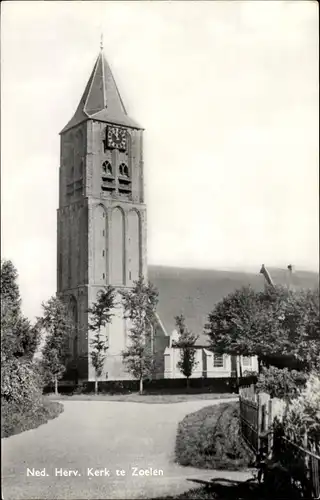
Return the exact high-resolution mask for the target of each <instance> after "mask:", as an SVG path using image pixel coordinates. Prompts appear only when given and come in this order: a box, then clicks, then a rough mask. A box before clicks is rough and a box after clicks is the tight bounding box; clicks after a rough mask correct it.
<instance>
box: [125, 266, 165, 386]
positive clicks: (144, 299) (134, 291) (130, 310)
mask: <svg viewBox="0 0 320 500" xmlns="http://www.w3.org/2000/svg"><path fill="white" fill-rule="evenodd" d="M121 296H122V305H123V309H124V318H126V319H129V320H130V323H131V326H130V333H129V342H130V344H129V345H128V347H127V348H126V349H125V350H124V351H123V352H122V356H123V361H124V363H125V365H126V367H127V370H128V371H129V373H131V375H133V377H134V378H136V379H138V380H139V392H140V394H142V393H143V381H144V380H145V379H147V378H149V377H150V376H151V374H152V370H153V352H152V350H153V349H152V335H153V323H154V317H155V312H156V307H157V304H158V291H157V289H156V288H155V287H154V286H153V285H152V283H150V282H147V283H145V281H144V278H143V276H140V278H139V280H137V281H135V282H134V286H133V288H131V289H129V290H125V291H122V292H121Z"/></svg>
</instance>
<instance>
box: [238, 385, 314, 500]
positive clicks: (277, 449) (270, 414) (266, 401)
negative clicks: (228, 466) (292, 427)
mask: <svg viewBox="0 0 320 500" xmlns="http://www.w3.org/2000/svg"><path fill="white" fill-rule="evenodd" d="M239 401H240V428H241V434H242V436H243V438H244V440H245V441H246V442H247V444H248V445H249V446H250V448H251V449H252V450H253V451H254V452H255V453H257V452H258V451H259V450H260V448H261V447H262V446H266V447H267V449H268V454H272V455H273V456H274V457H275V458H276V459H277V460H279V461H280V462H281V463H282V465H283V466H285V467H286V468H287V469H288V470H289V472H290V475H291V477H292V478H293V479H295V480H297V481H300V482H303V480H304V479H303V478H306V479H307V482H308V484H309V487H310V490H311V492H312V498H320V442H311V441H310V439H308V436H305V439H304V443H303V445H302V444H301V443H299V442H298V440H297V439H296V438H295V436H293V435H290V436H284V435H278V434H277V433H275V432H274V430H273V423H274V420H275V418H276V417H277V419H278V420H279V421H280V422H281V421H282V419H283V417H284V414H285V409H286V403H285V402H284V401H283V400H281V399H277V398H273V399H272V398H270V396H269V394H266V393H260V394H257V393H256V392H255V387H254V386H250V387H243V388H240V390H239ZM299 474H301V477H299Z"/></svg>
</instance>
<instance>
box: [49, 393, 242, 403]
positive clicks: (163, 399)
mask: <svg viewBox="0 0 320 500" xmlns="http://www.w3.org/2000/svg"><path fill="white" fill-rule="evenodd" d="M46 397H47V398H48V399H50V400H52V401H64V400H66V401H114V402H128V403H147V404H148V403H149V404H168V403H183V402H185V401H199V400H206V401H207V400H208V401H213V400H217V399H218V400H220V399H230V398H231V399H234V398H237V397H238V396H237V394H142V395H140V394H138V393H131V394H114V395H113V394H97V396H95V395H94V394H70V395H65V394H59V395H58V396H56V395H55V394H48V395H47V396H46Z"/></svg>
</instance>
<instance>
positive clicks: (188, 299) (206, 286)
mask: <svg viewBox="0 0 320 500" xmlns="http://www.w3.org/2000/svg"><path fill="white" fill-rule="evenodd" d="M268 270H269V272H270V275H271V277H272V280H273V282H274V284H275V285H277V284H282V285H286V284H289V272H288V270H287V269H272V268H269V269H268ZM148 273H149V279H150V281H151V282H152V283H153V284H154V285H155V286H156V287H157V288H158V290H159V306H158V314H159V316H160V319H161V321H162V322H163V324H164V327H165V329H166V331H167V333H168V334H171V332H172V331H173V330H174V329H175V321H174V317H175V316H177V315H179V314H183V315H184V316H185V318H186V323H187V325H188V327H189V328H190V329H191V330H192V331H193V332H194V333H197V334H199V335H200V337H199V339H198V342H197V343H198V344H199V345H206V343H207V342H206V340H207V339H206V336H205V335H204V334H203V327H204V325H205V323H206V322H207V317H208V314H209V313H210V311H211V310H212V309H213V306H214V305H215V304H216V303H217V302H219V301H220V300H221V299H222V298H223V297H225V296H226V295H228V294H229V293H231V292H233V291H234V290H235V289H236V288H240V287H242V286H246V285H251V286H252V287H253V288H254V289H256V290H263V287H264V284H265V280H264V277H263V276H262V274H259V269H258V270H257V273H256V274H254V273H245V272H241V271H216V270H212V269H211V270H210V269H186V268H176V267H161V266H149V267H148ZM291 284H292V285H293V286H296V287H303V288H314V287H315V286H317V285H318V284H319V275H318V274H317V273H313V272H309V271H299V270H295V272H294V273H293V274H292V277H291Z"/></svg>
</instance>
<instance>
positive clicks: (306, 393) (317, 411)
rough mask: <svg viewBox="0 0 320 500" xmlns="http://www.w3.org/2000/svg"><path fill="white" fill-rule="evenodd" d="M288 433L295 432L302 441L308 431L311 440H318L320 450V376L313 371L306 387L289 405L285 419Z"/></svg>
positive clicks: (285, 427)
mask: <svg viewBox="0 0 320 500" xmlns="http://www.w3.org/2000/svg"><path fill="white" fill-rule="evenodd" d="M284 429H285V432H286V433H289V434H293V435H294V436H296V438H297V439H300V441H302V440H303V436H304V435H305V434H306V433H307V434H308V437H309V438H310V439H311V440H314V441H317V442H318V446H319V451H320V377H319V375H317V374H315V373H313V374H311V375H310V376H309V379H308V381H307V383H306V388H305V390H303V391H302V392H301V394H300V395H299V396H298V397H297V398H296V399H295V400H294V401H292V403H291V404H290V406H289V410H288V413H287V416H286V418H285V421H284Z"/></svg>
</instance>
